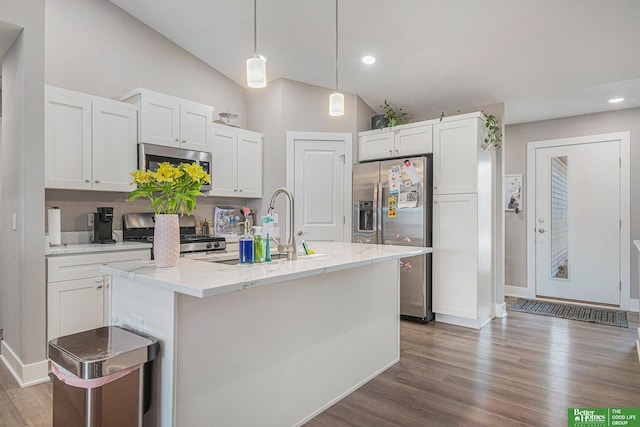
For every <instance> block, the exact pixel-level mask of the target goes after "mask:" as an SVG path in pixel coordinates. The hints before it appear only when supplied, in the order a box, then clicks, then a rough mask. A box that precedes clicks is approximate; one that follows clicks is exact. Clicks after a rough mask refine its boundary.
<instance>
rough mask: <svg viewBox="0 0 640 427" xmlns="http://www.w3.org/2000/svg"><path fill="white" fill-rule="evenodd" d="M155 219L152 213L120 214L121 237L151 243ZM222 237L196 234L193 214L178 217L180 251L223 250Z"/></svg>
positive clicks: (182, 252)
mask: <svg viewBox="0 0 640 427" xmlns="http://www.w3.org/2000/svg"><path fill="white" fill-rule="evenodd" d="M154 227H155V220H154V216H153V214H152V213H148V212H145V213H137V214H125V215H123V216H122V237H123V240H126V241H137V242H149V243H153V231H154ZM226 248H227V242H226V240H225V238H224V237H216V236H211V235H208V236H203V235H200V234H196V220H195V217H193V215H185V216H181V217H180V253H181V254H187V253H194V252H213V251H224V250H225V249H226Z"/></svg>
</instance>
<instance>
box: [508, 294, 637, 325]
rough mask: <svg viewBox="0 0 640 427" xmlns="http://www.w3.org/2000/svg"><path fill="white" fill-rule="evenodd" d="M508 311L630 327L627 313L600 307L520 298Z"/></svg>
mask: <svg viewBox="0 0 640 427" xmlns="http://www.w3.org/2000/svg"><path fill="white" fill-rule="evenodd" d="M507 310H512V311H521V312H523V313H531V314H540V315H542V316H552V317H561V318H563V319H571V320H581V321H583V322H591V323H599V324H602V325H610V326H619V327H621V328H628V327H629V323H628V322H627V313H626V312H625V311H618V310H608V309H606V308H599V307H585V306H583V305H573V304H564V303H557V302H547V301H533V300H528V299H523V298H518V300H516V301H515V302H513V303H512V304H510V305H509V306H508V307H507Z"/></svg>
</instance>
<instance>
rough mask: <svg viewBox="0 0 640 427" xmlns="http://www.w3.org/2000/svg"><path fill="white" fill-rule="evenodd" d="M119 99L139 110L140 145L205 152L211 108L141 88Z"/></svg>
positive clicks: (208, 137) (211, 115)
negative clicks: (143, 143)
mask: <svg viewBox="0 0 640 427" xmlns="http://www.w3.org/2000/svg"><path fill="white" fill-rule="evenodd" d="M120 99H121V100H122V101H124V102H127V103H130V104H133V105H137V106H138V108H139V109H140V127H139V129H138V133H139V135H138V136H139V142H146V143H148V144H156V145H165V146H168V147H179V148H184V149H186V150H196V151H207V145H208V143H209V139H210V136H209V135H210V133H209V130H210V129H209V126H210V125H211V123H212V121H213V107H211V106H209V105H204V104H199V103H197V102H193V101H188V100H186V99H181V98H176V97H174V96H171V95H165V94H162V93H158V92H154V91H151V90H148V89H142V88H137V89H134V90H132V91H130V92H128V93H126V94H124V95H122V96H121V97H120Z"/></svg>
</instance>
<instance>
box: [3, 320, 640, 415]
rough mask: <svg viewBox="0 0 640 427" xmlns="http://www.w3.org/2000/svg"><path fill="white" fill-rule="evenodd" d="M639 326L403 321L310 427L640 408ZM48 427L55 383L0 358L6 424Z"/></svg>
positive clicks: (520, 321)
mask: <svg viewBox="0 0 640 427" xmlns="http://www.w3.org/2000/svg"><path fill="white" fill-rule="evenodd" d="M638 326H639V325H638V314H637V313H630V314H629V328H628V329H627V328H618V327H613V326H603V325H596V324H592V323H586V322H579V321H572V320H566V319H558V318H553V317H545V316H537V315H533V314H526V313H518V312H512V311H510V312H509V315H508V317H507V318H505V319H494V320H493V321H491V323H490V324H489V325H487V326H486V327H485V328H483V329H482V330H481V331H476V330H472V329H467V328H461V327H457V326H452V325H446V324H443V323H430V324H427V325H419V324H415V323H411V322H402V323H401V343H400V347H401V348H400V351H401V358H400V362H399V363H398V364H396V365H395V366H393V367H391V368H390V369H388V370H387V371H385V372H384V373H382V374H381V375H379V376H378V377H376V378H374V379H373V380H371V381H370V382H368V383H367V384H365V385H364V386H363V387H361V388H360V389H358V390H357V391H355V392H354V393H352V394H350V395H349V396H347V397H346V398H345V399H342V400H341V401H340V402H338V403H336V404H335V405H333V406H332V407H331V408H329V409H327V410H326V411H324V412H323V413H322V414H320V415H318V416H317V417H315V418H314V419H313V420H311V421H310V422H309V423H307V424H306V426H307V427H324V426H327V427H329V426H330V427H340V426H363V427H364V426H366V427H384V426H421V427H422V426H425V427H426V426H438V427H440V426H447V427H453V426H474V427H475V426H492V427H494V426H529V425H531V426H562V427H564V426H566V425H567V408H569V407H640V363H639V361H638V354H637V352H636V348H635V341H636V339H637V338H638V335H637V334H638V332H637V328H638ZM50 425H51V383H45V384H39V385H36V386H33V387H28V388H25V389H21V388H19V387H18V386H17V385H16V383H15V381H14V380H13V378H12V377H11V375H10V373H9V372H8V371H7V369H6V368H5V367H4V365H3V364H2V363H0V427H5V426H7V427H16V426H20V427H22V426H50ZM180 427H183V426H180ZM184 427H188V426H184Z"/></svg>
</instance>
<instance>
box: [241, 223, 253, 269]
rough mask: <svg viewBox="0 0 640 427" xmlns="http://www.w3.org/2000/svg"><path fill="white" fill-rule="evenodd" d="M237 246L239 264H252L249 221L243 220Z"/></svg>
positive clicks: (251, 239) (251, 241) (251, 240)
mask: <svg viewBox="0 0 640 427" xmlns="http://www.w3.org/2000/svg"><path fill="white" fill-rule="evenodd" d="M238 248H239V251H240V253H239V254H238V255H239V256H238V259H239V261H240V264H253V238H252V237H251V234H249V221H245V222H244V234H243V235H242V237H240V240H239V245H238Z"/></svg>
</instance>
